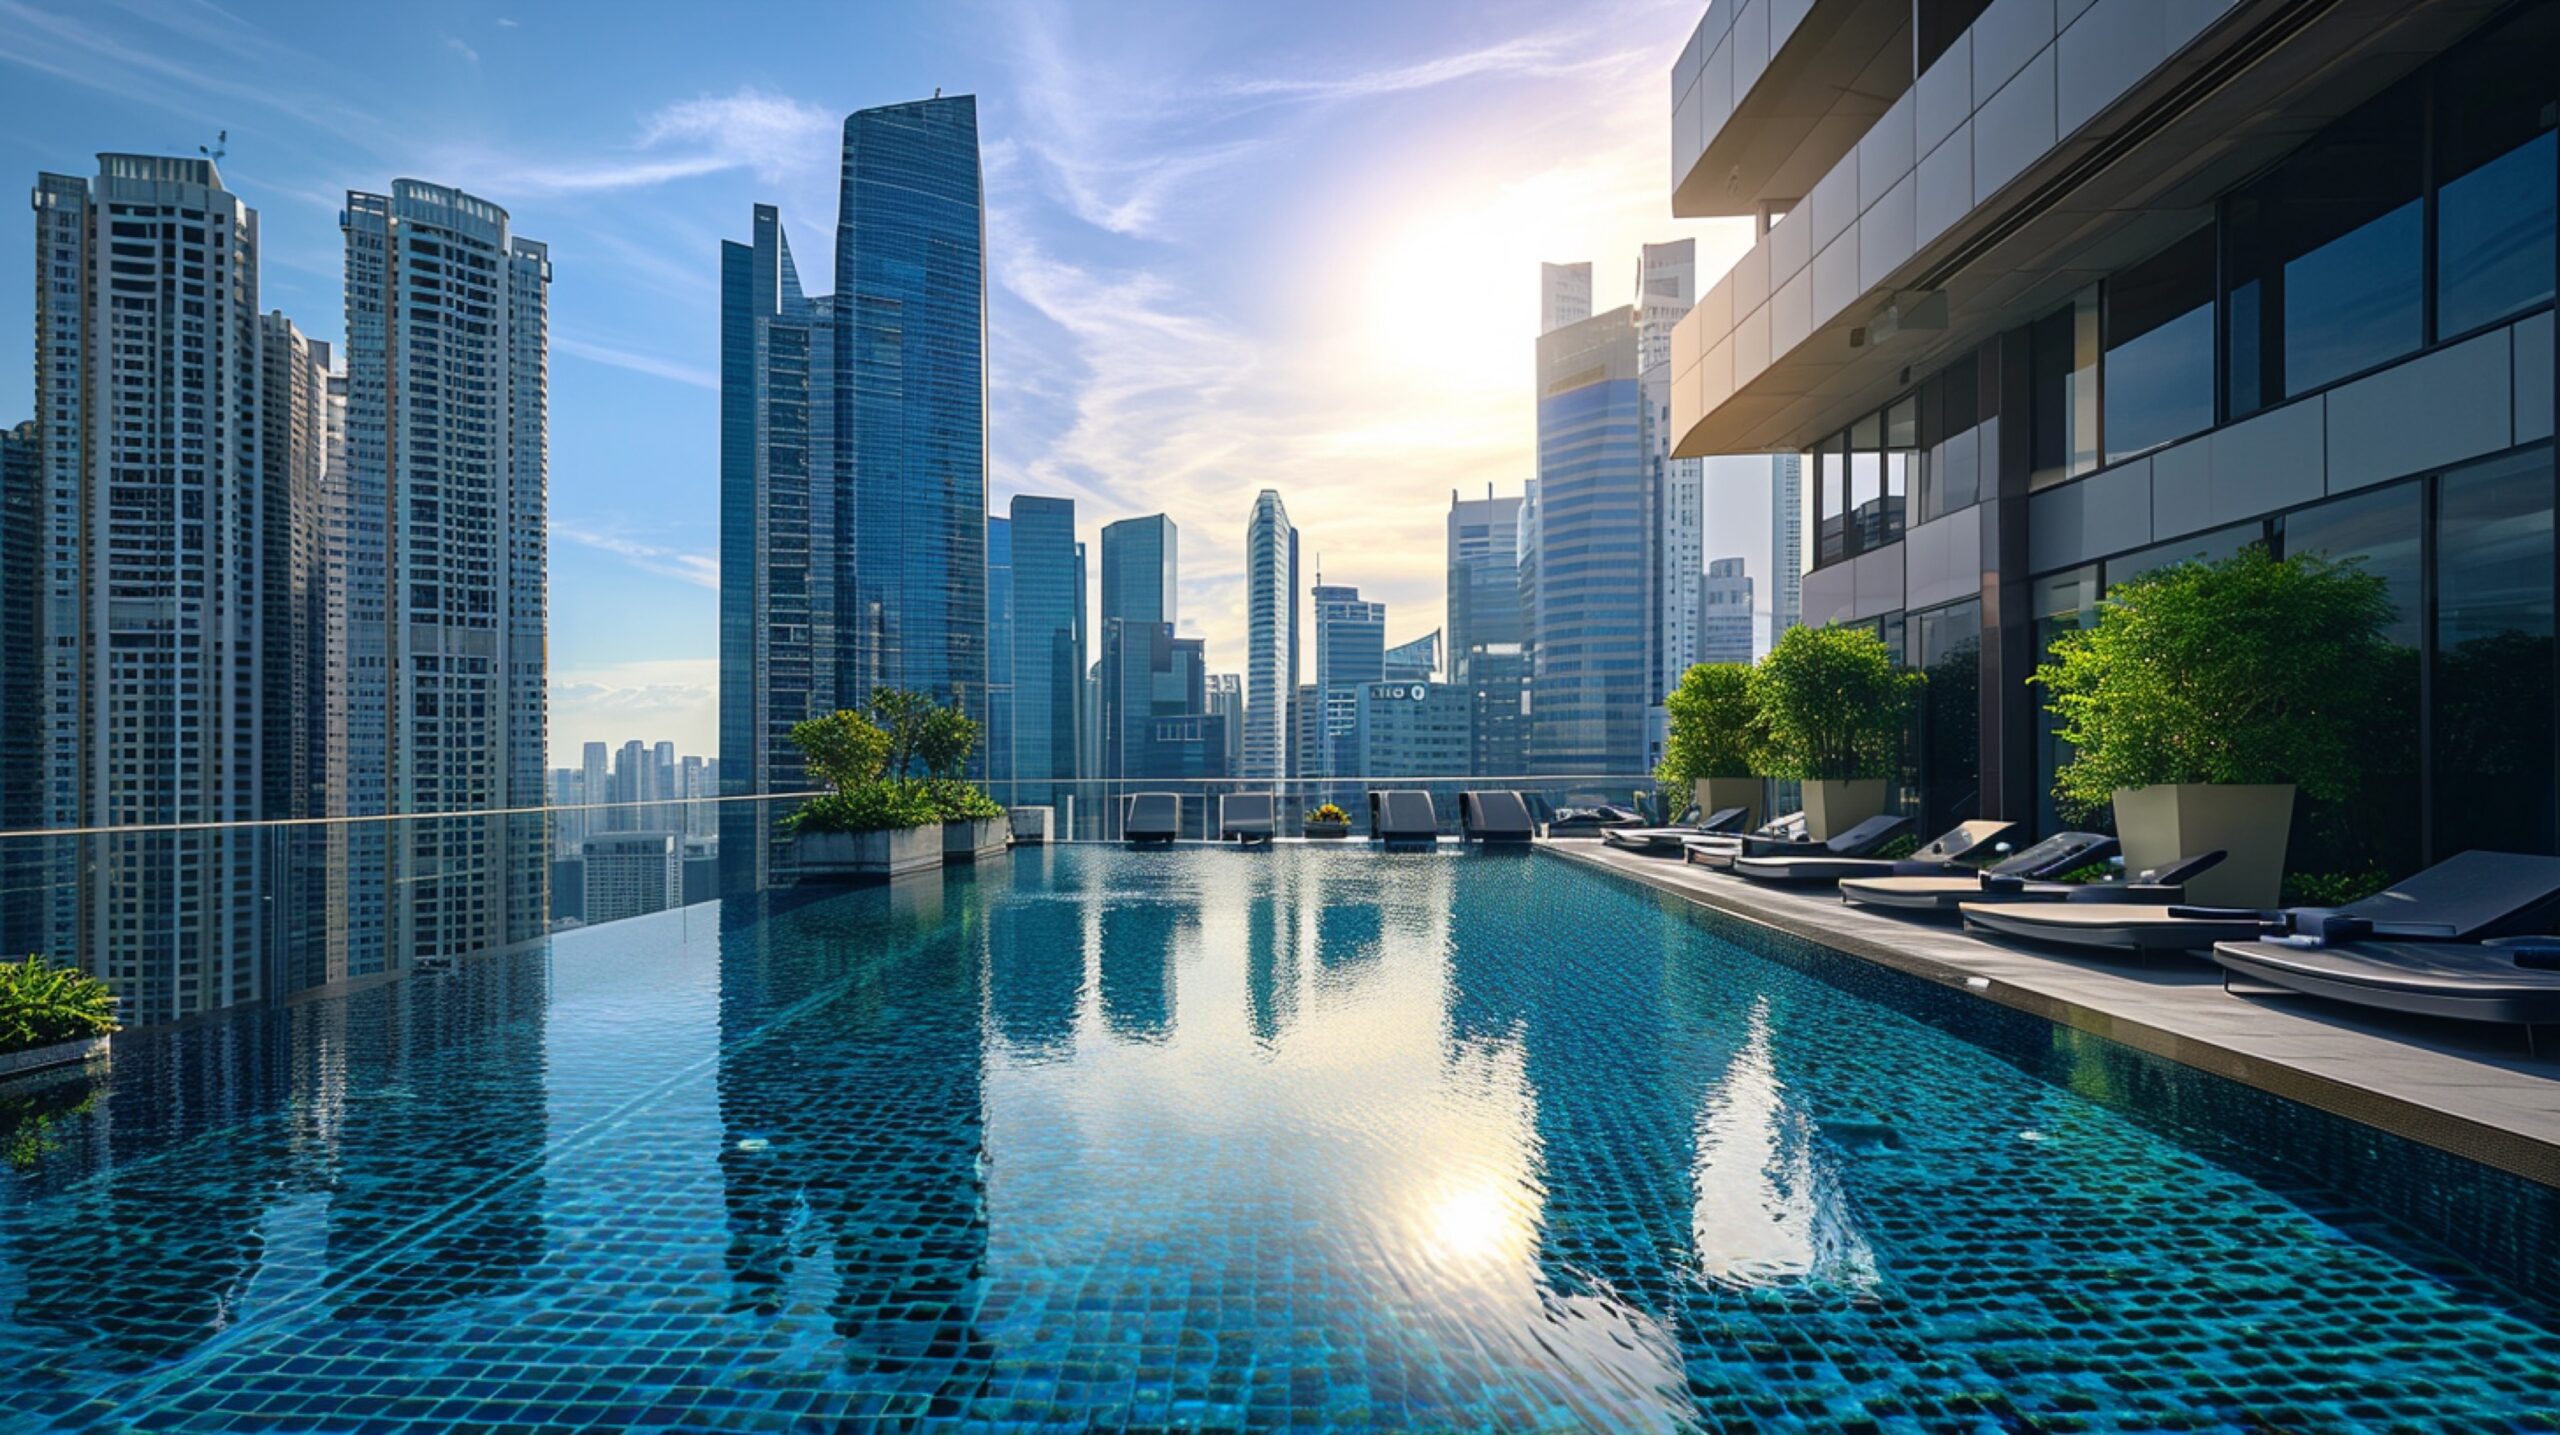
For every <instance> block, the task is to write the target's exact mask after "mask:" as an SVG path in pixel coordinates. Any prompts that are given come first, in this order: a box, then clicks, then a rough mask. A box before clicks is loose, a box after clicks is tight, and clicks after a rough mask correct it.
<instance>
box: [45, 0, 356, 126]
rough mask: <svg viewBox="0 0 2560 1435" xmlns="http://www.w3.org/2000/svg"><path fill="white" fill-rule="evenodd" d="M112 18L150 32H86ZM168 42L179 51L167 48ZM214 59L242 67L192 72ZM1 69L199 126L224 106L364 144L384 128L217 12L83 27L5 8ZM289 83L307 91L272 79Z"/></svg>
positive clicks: (320, 75)
mask: <svg viewBox="0 0 2560 1435" xmlns="http://www.w3.org/2000/svg"><path fill="white" fill-rule="evenodd" d="M105 14H122V15H124V16H125V17H127V18H129V19H133V20H139V21H140V22H142V25H141V27H140V28H137V27H136V26H133V25H121V26H117V27H115V28H114V29H113V30H112V31H110V30H109V29H107V28H104V27H102V26H99V25H94V24H90V23H86V22H87V21H90V20H95V19H97V18H99V17H100V16H101V15H105ZM168 41H174V42H175V43H164V42H168ZM208 50H212V51H218V52H220V53H221V54H224V55H228V56H229V57H231V59H232V60H233V61H236V62H238V63H235V64H227V65H212V66H207V65H200V64H197V63H192V61H194V60H196V59H199V58H203V57H205V54H206V52H207V51H208ZM181 56H184V57H185V58H181ZM0 65H18V66H23V67H25V68H27V69H31V70H37V71H40V72H42V73H45V74H48V75H52V76H54V77H56V78H57V79H62V80H67V81H69V82H71V83H73V84H76V85H81V86H85V87H87V88H89V89H94V90H100V91H103V92H105V93H107V94H111V95H114V96H116V97H118V98H120V99H125V100H141V101H144V102H147V103H150V104H155V105H158V106H160V107H161V108H163V109H166V110H169V111H171V112H172V113H175V114H180V115H186V116H189V117H191V118H198V119H203V118H207V117H208V116H209V114H210V110H209V102H211V101H222V102H224V103H225V104H226V106H228V105H236V104H244V103H245V104H250V105H255V106H258V107H260V108H262V109H265V110H268V111H270V112H272V113H275V114H278V115H281V116H283V117H284V118H287V119H290V120H294V121H297V122H300V123H302V124H306V125H312V126H316V127H319V128H321V129H325V130H328V131H330V132H332V133H336V134H339V135H342V136H347V137H351V138H356V139H359V140H362V139H364V138H365V137H367V136H371V135H374V134H375V133H377V131H378V129H379V123H378V121H377V119H376V118H375V116H374V115H372V114H370V113H368V112H366V111H364V110H362V109H358V108H356V107H353V106H349V105H344V104H339V103H337V102H335V101H332V100H329V99H327V98H326V97H325V94H324V90H325V89H326V88H327V87H328V86H327V84H326V83H325V81H326V80H327V78H328V77H330V76H332V75H334V69H333V67H331V66H328V65H326V64H324V63H322V62H320V61H318V60H317V59H315V58H314V57H312V56H309V55H305V54H303V53H301V52H299V51H296V50H293V49H291V48H289V47H286V46H283V45H280V44H277V43H276V42H274V41H272V40H269V39H267V38H266V37H264V36H263V35H260V34H259V33H258V32H256V31H255V30H252V29H251V28H249V27H248V26H246V25H245V24H243V23H242V22H241V21H240V20H239V18H238V17H237V16H234V15H231V14H229V13H228V12H226V11H223V10H219V9H216V8H215V7H213V6H210V5H200V4H199V5H185V4H178V5H168V4H157V3H137V0H121V3H117V4H113V5H100V6H98V7H96V8H95V9H94V10H91V11H87V12H84V13H83V14H82V15H81V17H80V18H74V17H73V16H72V15H69V14H59V13H56V12H53V11H49V10H44V9H40V8H38V7H37V6H34V5H30V4H26V3H24V0H0ZM280 74H289V75H293V76H295V77H297V80H298V81H299V83H295V84H275V83H271V82H269V81H268V79H267V78H266V77H267V76H271V75H280ZM252 77H254V78H252ZM315 81H319V82H322V83H315Z"/></svg>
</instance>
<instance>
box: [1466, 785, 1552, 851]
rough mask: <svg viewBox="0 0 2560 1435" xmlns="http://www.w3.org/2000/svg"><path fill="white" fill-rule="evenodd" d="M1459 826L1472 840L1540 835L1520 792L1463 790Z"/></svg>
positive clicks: (1517, 839) (1522, 838)
mask: <svg viewBox="0 0 2560 1435" xmlns="http://www.w3.org/2000/svg"><path fill="white" fill-rule="evenodd" d="M1458 828H1459V831H1460V832H1461V833H1462V834H1464V836H1465V837H1466V840H1467V841H1469V842H1526V841H1528V840H1529V839H1531V838H1533V837H1535V836H1537V835H1538V825H1537V823H1535V822H1533V821H1531V820H1530V817H1529V804H1527V803H1525V802H1523V801H1521V800H1520V794H1519V793H1516V792H1499V791H1497V792H1461V793H1459V794H1458Z"/></svg>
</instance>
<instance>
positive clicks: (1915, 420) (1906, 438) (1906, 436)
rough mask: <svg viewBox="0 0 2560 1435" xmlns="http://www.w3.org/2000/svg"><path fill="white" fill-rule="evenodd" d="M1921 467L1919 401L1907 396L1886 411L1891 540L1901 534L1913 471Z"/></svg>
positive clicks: (1888, 539)
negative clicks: (1904, 506) (1904, 508)
mask: <svg viewBox="0 0 2560 1435" xmlns="http://www.w3.org/2000/svg"><path fill="white" fill-rule="evenodd" d="M1919 466H1920V400H1919V399H1918V398H1917V397H1913V396H1906V397H1904V398H1901V399H1897V400H1895V401H1894V403H1893V404H1892V405H1891V406H1890V407H1888V408H1887V409H1886V410H1885V411H1884V535H1883V539H1882V541H1883V542H1886V543H1891V542H1893V541H1894V540H1895V539H1897V538H1900V537H1901V536H1902V516H1903V505H1904V503H1905V502H1907V501H1908V496H1909V494H1910V492H1911V474H1912V470H1914V469H1916V468H1918V467H1919Z"/></svg>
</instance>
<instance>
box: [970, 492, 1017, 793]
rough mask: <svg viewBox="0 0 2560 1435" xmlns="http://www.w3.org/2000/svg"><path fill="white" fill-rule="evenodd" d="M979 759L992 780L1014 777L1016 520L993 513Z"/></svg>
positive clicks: (989, 533)
mask: <svg viewBox="0 0 2560 1435" xmlns="http://www.w3.org/2000/svg"><path fill="white" fill-rule="evenodd" d="M977 761H978V763H979V765H980V767H981V769H982V770H983V771H984V772H985V773H986V777H987V781H989V782H1011V781H1012V780H1013V522H1012V520H1010V519H1005V518H998V517H996V516H995V515H994V514H989V515H987V725H986V728H985V730H984V731H982V732H980V733H979V734H978V752H977Z"/></svg>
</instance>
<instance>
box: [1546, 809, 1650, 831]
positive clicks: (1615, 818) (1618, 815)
mask: <svg viewBox="0 0 2560 1435" xmlns="http://www.w3.org/2000/svg"><path fill="white" fill-rule="evenodd" d="M1643 825H1644V814H1643V813H1641V812H1637V811H1635V810H1634V809H1632V808H1627V807H1620V806H1618V805H1616V804H1615V803H1608V802H1597V803H1589V802H1586V803H1576V804H1573V805H1570V806H1563V807H1558V808H1557V809H1556V810H1555V815H1554V816H1552V817H1550V818H1549V819H1548V820H1547V835H1548V836H1549V837H1596V836H1599V835H1600V834H1601V833H1603V832H1606V831H1608V830H1609V829H1610V828H1613V827H1642V826H1643Z"/></svg>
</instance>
